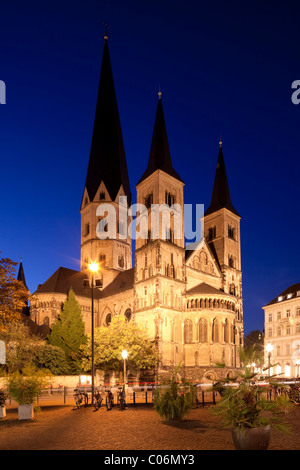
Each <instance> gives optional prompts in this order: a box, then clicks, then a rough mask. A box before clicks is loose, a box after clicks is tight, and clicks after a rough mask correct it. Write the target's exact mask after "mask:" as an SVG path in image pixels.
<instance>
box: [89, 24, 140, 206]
mask: <svg viewBox="0 0 300 470" xmlns="http://www.w3.org/2000/svg"><path fill="white" fill-rule="evenodd" d="M101 181H103V182H104V184H105V186H106V188H107V190H108V192H109V195H110V197H111V199H112V200H115V198H116V196H117V194H118V192H119V189H120V187H121V185H123V188H124V191H125V195H126V196H127V198H128V200H127V202H128V204H129V205H130V204H131V191H130V185H129V178H128V171H127V164H126V156H125V150H124V144H123V137H122V131H121V124H120V118H119V111H118V105H117V99H116V94H115V87H114V81H113V74H112V69H111V63H110V57H109V51H108V37H107V25H106V29H105V34H104V51H103V59H102V67H101V75H100V82H99V89H98V98H97V105H96V113H95V121H94V130H93V136H92V144H91V151H90V159H89V165H88V171H87V177H86V183H85V186H86V189H87V192H88V195H89V199H90V201H92V200H93V199H94V197H95V195H96V192H97V190H98V188H99V185H100V183H101Z"/></svg>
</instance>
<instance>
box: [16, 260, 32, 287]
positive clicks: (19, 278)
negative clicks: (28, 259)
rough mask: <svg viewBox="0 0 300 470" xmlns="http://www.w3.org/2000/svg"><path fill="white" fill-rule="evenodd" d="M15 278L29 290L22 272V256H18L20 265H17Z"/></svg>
mask: <svg viewBox="0 0 300 470" xmlns="http://www.w3.org/2000/svg"><path fill="white" fill-rule="evenodd" d="M17 280H18V281H20V282H23V284H24V286H25V287H26V289H27V290H29V289H28V287H27V284H26V281H25V274H24V268H23V262H22V258H20V265H19V272H18V276H17Z"/></svg>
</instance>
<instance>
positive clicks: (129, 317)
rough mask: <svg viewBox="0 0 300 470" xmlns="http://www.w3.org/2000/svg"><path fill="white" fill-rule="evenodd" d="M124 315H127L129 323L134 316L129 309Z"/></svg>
mask: <svg viewBox="0 0 300 470" xmlns="http://www.w3.org/2000/svg"><path fill="white" fill-rule="evenodd" d="M124 315H125V318H126V321H127V322H129V321H130V320H131V315H132V313H131V309H130V308H128V309H127V310H126V312H125V313H124Z"/></svg>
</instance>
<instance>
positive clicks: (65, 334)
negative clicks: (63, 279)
mask: <svg viewBox="0 0 300 470" xmlns="http://www.w3.org/2000/svg"><path fill="white" fill-rule="evenodd" d="M86 340H87V338H86V335H85V334H84V322H83V319H82V314H81V310H80V306H79V304H78V302H77V299H76V297H75V294H74V291H73V290H72V289H70V291H69V293H68V299H67V301H66V302H65V303H64V306H63V310H62V312H61V314H60V315H59V316H58V317H57V319H56V321H55V322H54V324H53V325H52V330H51V333H50V334H49V335H48V341H49V343H50V344H52V345H53V346H58V347H60V348H61V349H62V350H63V351H64V352H65V355H66V359H67V362H68V364H69V367H70V373H73V374H77V373H79V372H80V359H81V355H80V346H81V345H82V344H84V343H86Z"/></svg>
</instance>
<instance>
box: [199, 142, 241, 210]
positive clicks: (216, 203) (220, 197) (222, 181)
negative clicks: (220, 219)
mask: <svg viewBox="0 0 300 470" xmlns="http://www.w3.org/2000/svg"><path fill="white" fill-rule="evenodd" d="M223 208H226V209H228V210H230V211H231V212H233V213H234V214H236V215H238V216H239V217H240V215H239V213H238V212H237V210H236V209H235V208H234V207H233V205H232V202H231V197H230V192H229V185H228V180H227V174H226V168H225V162H224V156H223V149H222V146H221V145H220V149H219V155H218V162H217V168H216V173H215V180H214V186H213V192H212V196H211V202H210V206H209V208H208V209H207V210H206V211H205V214H204V215H208V214H212V213H213V212H216V211H218V210H220V209H223Z"/></svg>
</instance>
